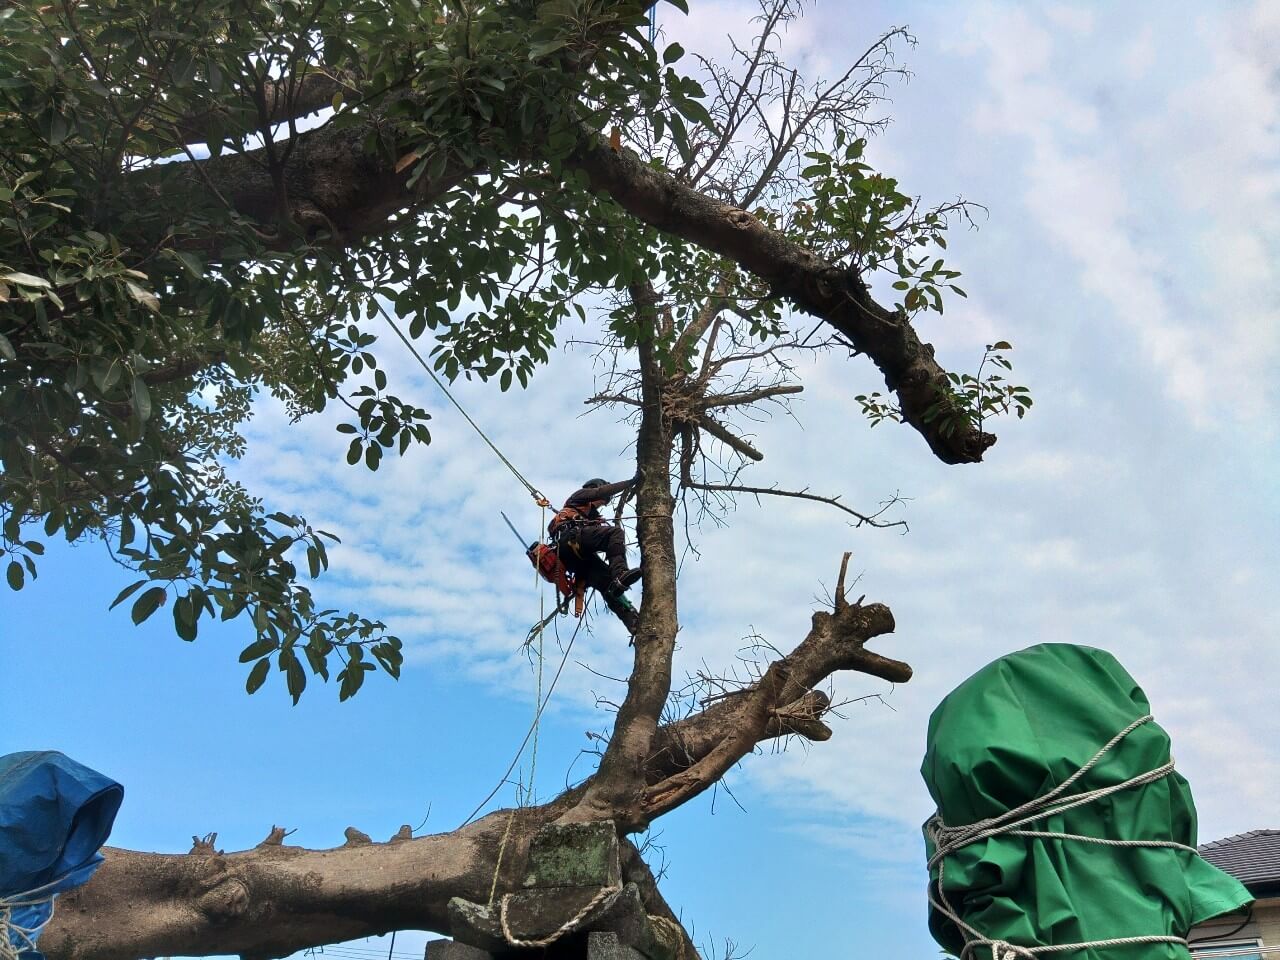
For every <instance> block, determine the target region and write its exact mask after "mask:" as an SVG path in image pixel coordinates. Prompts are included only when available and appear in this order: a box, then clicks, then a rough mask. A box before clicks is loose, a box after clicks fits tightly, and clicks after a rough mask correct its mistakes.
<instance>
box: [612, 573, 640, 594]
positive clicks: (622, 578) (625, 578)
mask: <svg viewBox="0 0 1280 960" xmlns="http://www.w3.org/2000/svg"><path fill="white" fill-rule="evenodd" d="M639 579H640V568H639V567H637V568H635V569H633V570H627V571H624V572H623V573H621V574H619V575H618V576H616V577H614V578H613V580H611V581H610V582H609V592H610V593H611V594H614V595H616V596H621V595H622V594H624V593H626V592H627V591H628V590H629V589H630V588H631V585H632V584H634V583H635V582H636V581H637V580H639Z"/></svg>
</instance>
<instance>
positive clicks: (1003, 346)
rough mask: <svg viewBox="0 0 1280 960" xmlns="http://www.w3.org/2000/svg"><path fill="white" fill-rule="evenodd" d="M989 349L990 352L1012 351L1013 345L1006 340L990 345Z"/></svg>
mask: <svg viewBox="0 0 1280 960" xmlns="http://www.w3.org/2000/svg"><path fill="white" fill-rule="evenodd" d="M990 349H992V350H1012V349H1013V344H1011V343H1010V342H1009V341H1008V340H997V341H996V342H995V343H993V344H992V345H991V347H990Z"/></svg>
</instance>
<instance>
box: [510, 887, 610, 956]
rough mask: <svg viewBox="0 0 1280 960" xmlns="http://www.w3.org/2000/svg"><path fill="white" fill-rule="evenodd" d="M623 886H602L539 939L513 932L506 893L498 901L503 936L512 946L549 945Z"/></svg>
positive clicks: (572, 929)
mask: <svg viewBox="0 0 1280 960" xmlns="http://www.w3.org/2000/svg"><path fill="white" fill-rule="evenodd" d="M621 889H622V888H621V887H620V886H617V885H614V884H611V885H610V886H607V887H601V888H600V892H599V893H597V894H596V895H595V896H594V897H592V898H591V899H590V900H588V901H587V905H586V906H584V907H583V908H582V909H581V910H579V911H578V912H577V913H575V914H574V915H573V916H572V917H570V918H569V919H568V920H566V921H565V922H564V923H562V924H560V926H558V927H557V928H556V929H555V930H553V931H552V932H551V933H549V934H547V935H546V936H545V937H542V938H540V939H538V940H521V939H519V938H517V937H516V936H515V935H514V934H512V932H511V927H510V926H509V925H508V924H507V901H508V900H510V899H511V894H509V893H504V894H503V895H502V899H501V900H500V901H499V902H498V922H499V923H500V924H501V925H502V936H503V937H504V938H506V941H507V945H508V946H511V947H529V948H532V947H549V946H551V944H553V943H555V942H556V941H557V940H559V939H560V938H561V937H563V936H565V935H566V934H569V933H572V932H573V931H574V930H575V929H576V928H577V926H578V924H580V923H581V922H582V921H583V920H585V919H587V916H588V915H589V914H590V913H591V911H592V910H594V909H595V908H596V907H598V906H600V904H601V903H603V902H604V901H605V899H606V898H608V897H611V896H613V895H614V894H615V893H617V892H618V891H619V890H621Z"/></svg>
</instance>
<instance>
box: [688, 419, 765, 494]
mask: <svg viewBox="0 0 1280 960" xmlns="http://www.w3.org/2000/svg"><path fill="white" fill-rule="evenodd" d="M697 423H698V427H699V428H700V429H702V430H705V431H707V433H709V434H711V435H712V436H713V437H715V438H716V439H717V440H719V441H720V442H721V443H723V444H725V446H728V447H731V448H733V449H734V450H735V451H737V452H738V453H740V454H742V455H743V456H744V457H746V458H747V459H749V460H755V461H756V462H757V463H759V462H760V461H761V460H763V459H764V454H763V453H761V452H760V451H759V450H757V449H756V448H755V447H753V446H752V445H751V444H749V443H747V441H745V440H743V439H742V438H741V437H735V436H734V435H733V434H732V433H730V432H729V431H728V430H726V429H725V428H724V427H723V426H722V425H721V424H719V423H717V422H716V421H715V420H713V419H712V418H711V417H707V416H704V417H699V418H698V421H697ZM685 486H686V487H693V488H694V489H697V487H696V485H694V484H692V483H685Z"/></svg>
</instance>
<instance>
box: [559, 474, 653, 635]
mask: <svg viewBox="0 0 1280 960" xmlns="http://www.w3.org/2000/svg"><path fill="white" fill-rule="evenodd" d="M637 479H638V477H632V478H631V479H630V480H621V481H619V482H618V483H605V481H604V480H602V479H600V478H599V477H596V478H594V479H591V480H588V481H587V482H586V483H584V484H583V485H582V487H581V489H579V490H577V491H575V492H574V493H572V494H570V496H569V498H568V499H567V500H565V502H564V506H563V507H562V508H561V509H560V512H559V513H557V514H556V515H555V516H554V517H553V518H552V519H551V523H549V524H548V525H547V533H548V534H550V538H551V543H552V545H553V546H554V547H555V549H556V552H557V555H558V556H559V557H560V562H561V563H563V564H564V565H565V568H566V569H567V570H568V571H569V572H570V573H572V574H574V575H575V576H576V577H578V578H579V579H580V580H581V581H582V582H584V583H585V584H586V585H587V586H588V587H590V588H592V589H594V590H598V591H600V595H601V596H602V597H604V602H605V604H606V605H608V607H609V609H610V610H612V611H613V612H614V613H615V614H616V615H617V617H618V619H620V620H621V621H622V622H623V624H625V625H626V627H627V629H628V630H631V631H632V632H634V631H635V625H636V619H637V617H638V614H637V613H636V610H635V608H634V607H633V606H631V604H630V603H629V602H627V600H626V592H627V589H628V588H629V587H630V586H631V585H632V584H634V583H635V582H636V581H637V580H639V579H640V571H639V570H638V569H634V568H629V567H628V566H627V539H626V533H625V532H624V531H623V529H622V528H621V527H619V526H617V525H615V524H612V523H610V522H609V521H608V520H606V519H605V518H604V517H603V516H601V515H600V508H601V507H603V506H604V505H605V504H607V503H608V502H609V501H610V500H612V499H613V498H614V497H615V496H616V495H617V494H619V493H621V492H622V491H624V490H627V489H629V488H631V487H633V486H635V483H636V480H637ZM601 553H603V554H604V557H605V559H604V561H602V560H601V559H600V556H599V555H600V554H601Z"/></svg>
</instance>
